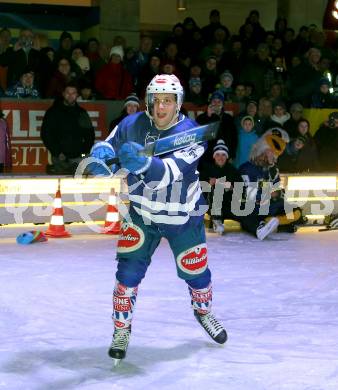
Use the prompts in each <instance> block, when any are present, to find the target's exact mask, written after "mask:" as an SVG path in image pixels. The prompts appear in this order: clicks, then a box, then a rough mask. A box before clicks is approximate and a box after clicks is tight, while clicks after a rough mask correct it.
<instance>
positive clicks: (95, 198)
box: [0, 174, 338, 225]
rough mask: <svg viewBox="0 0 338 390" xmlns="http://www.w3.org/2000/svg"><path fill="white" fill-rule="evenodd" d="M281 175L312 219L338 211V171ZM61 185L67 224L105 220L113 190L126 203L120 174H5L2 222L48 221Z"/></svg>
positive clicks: (0, 201) (0, 188)
mask: <svg viewBox="0 0 338 390" xmlns="http://www.w3.org/2000/svg"><path fill="white" fill-rule="evenodd" d="M281 177H282V183H283V187H284V188H285V189H286V192H287V198H288V201H289V202H292V203H293V204H295V207H296V206H300V207H302V208H303V209H304V211H305V214H306V215H307V216H308V217H309V218H310V220H321V219H322V218H324V216H325V215H329V214H332V213H338V191H337V188H338V186H337V180H338V176H337V175H336V174H318V175H291V174H290V175H287V174H285V175H281ZM58 185H60V190H61V195H62V205H63V212H64V221H65V222H66V223H68V222H69V223H71V222H94V221H104V220H105V216H106V211H107V204H108V199H109V195H110V193H111V190H112V189H114V190H115V192H116V193H118V194H121V198H122V199H121V202H123V203H126V202H127V198H126V194H127V188H126V184H125V183H124V180H123V178H121V177H114V178H83V179H78V178H77V179H75V178H72V177H66V176H65V177H60V178H58V177H55V176H25V177H23V176H4V177H2V178H0V224H1V225H7V224H22V223H48V222H49V221H50V217H51V215H52V211H53V200H54V197H55V193H56V190H57V188H58ZM123 195H124V196H123Z"/></svg>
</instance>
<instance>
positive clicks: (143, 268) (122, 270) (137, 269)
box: [116, 259, 149, 287]
mask: <svg viewBox="0 0 338 390" xmlns="http://www.w3.org/2000/svg"><path fill="white" fill-rule="evenodd" d="M148 265H149V260H146V259H140V260H134V259H119V260H118V265H117V272H116V278H117V280H118V281H119V282H120V283H122V284H124V285H125V286H127V287H135V286H138V285H139V284H140V282H141V280H142V279H143V278H144V276H145V274H146V272H147V268H148Z"/></svg>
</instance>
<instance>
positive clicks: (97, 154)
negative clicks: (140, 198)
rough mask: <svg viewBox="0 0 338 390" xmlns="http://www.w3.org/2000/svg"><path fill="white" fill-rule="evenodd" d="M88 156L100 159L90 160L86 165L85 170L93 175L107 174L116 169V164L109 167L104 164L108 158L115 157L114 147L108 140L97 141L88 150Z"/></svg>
mask: <svg viewBox="0 0 338 390" xmlns="http://www.w3.org/2000/svg"><path fill="white" fill-rule="evenodd" d="M89 157H93V158H96V159H98V160H101V161H102V163H101V162H99V161H97V162H91V163H90V164H88V166H87V170H88V171H89V172H90V173H91V174H93V175H104V176H107V175H109V174H111V172H114V171H115V170H116V166H115V165H112V166H111V167H108V166H107V165H106V164H105V161H107V160H110V159H112V158H114V157H116V154H115V151H114V148H113V147H112V146H111V145H110V143H109V142H106V141H102V142H97V143H96V144H94V146H93V147H92V149H91V151H90V155H89Z"/></svg>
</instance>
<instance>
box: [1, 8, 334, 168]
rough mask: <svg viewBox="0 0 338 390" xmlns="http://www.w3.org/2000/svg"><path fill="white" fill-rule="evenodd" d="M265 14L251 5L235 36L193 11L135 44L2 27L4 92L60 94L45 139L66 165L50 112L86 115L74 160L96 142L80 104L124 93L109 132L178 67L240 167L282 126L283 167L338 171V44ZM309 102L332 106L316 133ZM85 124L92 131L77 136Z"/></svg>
mask: <svg viewBox="0 0 338 390" xmlns="http://www.w3.org/2000/svg"><path fill="white" fill-rule="evenodd" d="M259 18H260V15H259V12H258V11H257V10H251V11H250V12H249V13H248V16H247V18H246V19H245V21H243V24H242V25H241V26H240V27H239V29H238V32H237V34H231V33H230V31H229V29H228V28H227V26H226V22H225V21H223V20H221V14H220V12H219V11H218V10H216V9H214V10H212V11H211V12H210V15H209V23H208V24H207V25H206V26H204V27H199V26H198V25H197V23H196V22H195V20H194V19H193V18H191V17H186V18H185V19H184V21H183V22H182V23H181V22H180V23H177V24H175V25H174V26H173V28H172V31H171V32H170V34H168V36H167V37H166V38H164V39H163V40H162V41H161V42H156V43H155V42H154V40H153V38H152V37H151V35H142V36H141V37H140V43H139V47H137V48H135V47H131V46H128V44H127V42H126V40H125V39H124V38H123V37H122V36H116V37H115V38H114V40H113V42H112V45H111V46H110V47H108V46H107V45H106V44H104V43H102V42H100V41H99V40H98V39H97V38H95V37H93V38H90V39H88V40H87V42H75V41H74V39H73V37H72V35H71V33H69V32H67V31H64V32H63V33H62V34H61V35H60V39H59V45H58V47H57V48H53V47H52V46H50V45H49V41H48V38H47V36H46V35H44V34H35V33H34V32H33V31H32V30H31V29H29V28H23V29H22V30H20V33H19V37H18V39H17V40H16V41H15V42H13V39H12V37H11V32H10V30H9V29H7V28H5V27H4V28H2V29H1V30H0V86H1V89H0V96H3V97H4V96H7V97H12V98H19V99H23V98H30V99H34V98H52V99H55V101H56V103H55V104H54V106H53V108H52V110H51V111H49V112H48V115H47V114H46V115H47V117H46V118H45V120H44V125H43V129H42V138H43V141H44V143H45V145H46V147H47V148H48V150H49V151H50V152H51V153H52V157H54V162H57V164H56V165H57V166H62V165H63V158H64V156H65V153H64V151H60V150H59V149H58V147H59V145H56V144H55V142H56V141H55V140H53V137H52V136H50V133H49V132H48V131H47V130H46V129H49V128H52V127H53V126H54V125H55V122H56V121H55V120H54V119H52V118H53V116H54V117H55V118H59V117H58V111H59V112H63V114H62V115H64V116H65V117H66V116H67V115H73V114H74V115H77V116H78V117H79V118H80V119H81V120H80V122H81V125H79V126H77V130H76V131H77V136H76V137H75V138H74V137H73V138H72V137H71V136H70V135H69V132H71V131H73V130H72V126H68V127H67V128H65V129H64V131H63V133H64V134H68V135H69V139H71V140H72V141H69V142H73V144H74V140H76V142H78V141H79V142H80V144H81V146H79V145H78V147H74V148H73V149H75V150H77V153H75V154H76V156H75V155H74V153H73V154H72V153H70V154H72V155H69V158H70V159H71V160H72V163H74V162H76V161H77V160H78V158H79V157H81V155H82V154H85V153H87V152H88V151H89V150H90V146H91V144H92V143H93V142H94V138H93V129H92V128H91V127H90V126H89V124H88V118H87V116H86V115H85V113H84V112H83V111H81V110H80V109H79V107H78V105H77V102H79V101H88V100H94V99H100V100H102V99H109V100H125V105H124V110H123V112H122V113H121V114H120V115H119V117H118V118H116V120H115V121H113V122H112V124H111V126H110V131H111V130H112V128H113V127H114V126H115V125H116V124H118V122H119V120H121V119H122V118H123V117H124V116H126V115H129V114H131V113H133V112H135V110H138V109H139V106H140V100H143V99H144V96H145V87H146V86H147V84H148V83H149V82H150V80H151V79H152V78H153V77H154V75H156V74H159V73H165V74H175V75H176V76H177V77H178V78H179V80H180V82H181V84H182V85H183V86H184V89H185V92H186V96H185V101H186V102H191V103H193V104H195V105H198V106H203V107H204V106H207V109H206V111H205V112H204V113H203V114H201V115H200V116H199V117H197V122H198V123H201V124H203V123H210V122H212V121H216V120H218V121H220V126H219V133H218V139H222V140H224V142H225V144H226V148H227V154H228V157H229V159H230V161H231V162H232V163H233V164H234V166H235V167H237V168H239V167H240V166H241V165H242V164H243V163H245V162H247V161H248V160H249V155H250V152H251V149H252V146H253V145H254V144H255V143H256V142H257V140H258V139H259V137H261V136H262V135H263V134H265V133H266V131H268V130H270V129H274V128H277V129H282V130H283V131H284V130H285V132H286V133H287V134H288V137H289V140H288V142H287V144H286V147H285V150H284V152H283V153H282V154H281V155H280V156H279V164H280V169H281V170H282V171H285V172H316V171H336V170H337V167H338V157H337V156H338V153H337V152H336V151H337V148H338V112H337V113H336V112H334V109H335V108H337V109H338V100H337V98H336V96H335V93H334V87H336V85H337V81H336V79H337V78H338V76H337V75H338V52H337V46H336V42H331V43H330V42H329V40H328V39H327V36H326V35H325V33H324V32H323V31H321V30H320V29H319V28H318V27H317V26H315V25H310V26H302V27H301V28H300V29H299V31H297V32H296V31H295V30H294V29H293V28H292V27H290V26H289V25H288V21H287V20H286V19H285V18H277V20H276V21H275V27H274V30H272V31H270V30H266V29H265V28H264V26H262V25H261V23H260V19H259ZM74 89H75V91H74ZM74 97H75V100H74ZM60 101H61V102H63V105H60V104H59V103H58V102H60ZM130 103H131V104H130ZM226 103H235V104H236V105H238V107H239V113H238V114H237V115H235V116H232V115H230V114H228V113H226V112H225V111H224V105H225V104H226ZM65 106H66V108H65ZM132 106H133V108H131V107H132ZM311 107H313V108H330V109H332V111H333V113H332V114H330V116H329V117H328V118H327V121H326V122H325V123H323V124H322V125H321V127H320V128H319V129H312V130H314V132H315V136H314V137H312V136H311V133H313V132H312V131H310V130H311V129H310V123H309V121H307V120H306V119H305V118H304V117H303V109H304V108H311ZM60 110H61V111H60ZM53 112H54V114H53ZM63 122H65V121H63ZM81 126H82V127H81ZM81 129H82V130H81ZM83 129H84V130H83ZM81 131H84V133H85V135H81V136H79V134H80V133H81ZM2 133H3V135H1V134H0V136H1V138H0V139H3V140H8V134H7V133H8V131H7V132H6V135H5V131H2ZM4 142H5V141H4ZM6 142H7V145H8V141H6ZM67 142H68V141H67ZM67 142H66V143H67ZM69 142H68V144H67V145H68V146H67V147H69V145H70V143H69ZM215 142H216V141H215ZM66 143H65V144H66ZM214 147H215V143H211V144H210V146H209V150H208V153H206V155H205V156H204V162H207V161H208V159H209V161H210V162H211V161H212V156H213V150H214ZM2 149H4V150H5V148H4V147H3V148H2ZM2 149H0V151H1V150H2ZM53 153H54V155H53ZM56 153H58V154H57V155H56ZM68 153H69V151H68ZM5 158H6V159H7V161H8V152H7V154H6V157H5V151H3V152H1V155H0V167H1V166H4V164H5ZM60 158H61V161H57V159H59V160H60Z"/></svg>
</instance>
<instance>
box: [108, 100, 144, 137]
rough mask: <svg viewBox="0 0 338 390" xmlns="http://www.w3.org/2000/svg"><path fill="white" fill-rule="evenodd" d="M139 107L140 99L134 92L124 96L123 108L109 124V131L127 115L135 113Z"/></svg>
mask: <svg viewBox="0 0 338 390" xmlns="http://www.w3.org/2000/svg"><path fill="white" fill-rule="evenodd" d="M139 109H140V100H139V98H138V97H137V95H136V94H135V93H132V94H130V95H129V96H127V97H126V99H125V100H124V104H123V109H122V112H121V113H120V115H119V116H118V117H117V118H115V119H113V120H112V121H111V123H110V125H109V132H112V131H113V130H114V129H115V127H116V126H117V125H118V124H119V123H120V122H121V121H122V119H124V118H125V117H126V116H128V115H132V114H135V113H136V112H138V111H139Z"/></svg>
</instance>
